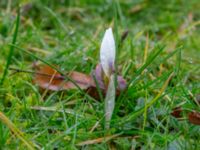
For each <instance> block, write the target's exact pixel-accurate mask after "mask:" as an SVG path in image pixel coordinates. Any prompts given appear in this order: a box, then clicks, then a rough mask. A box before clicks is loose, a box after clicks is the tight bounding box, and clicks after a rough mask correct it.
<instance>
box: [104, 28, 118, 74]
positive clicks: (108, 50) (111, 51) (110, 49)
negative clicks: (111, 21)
mask: <svg viewBox="0 0 200 150" xmlns="http://www.w3.org/2000/svg"><path fill="white" fill-rule="evenodd" d="M100 62H101V65H102V68H103V71H104V73H105V75H106V76H108V77H109V76H110V74H111V72H112V70H113V69H114V63H115V40H114V36H113V32H112V28H108V29H107V30H106V32H105V34H104V37H103V40H102V43H101V48H100Z"/></svg>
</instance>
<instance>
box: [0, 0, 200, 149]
mask: <svg viewBox="0 0 200 150" xmlns="http://www.w3.org/2000/svg"><path fill="white" fill-rule="evenodd" d="M27 4H31V8H30V9H29V10H26V9H25V8H28V5H27ZM18 6H20V7H21V9H20V10H21V14H20V19H21V20H20V22H18V21H17V10H18ZM25 6H26V7H25ZM0 9H1V11H0V80H1V83H2V85H0V111H1V112H2V113H3V114H4V115H5V116H7V119H9V120H10V121H11V122H10V121H8V120H7V119H5V117H3V116H0V119H1V120H0V149H3V150H4V149H16V148H18V149H30V147H35V149H42V148H43V149H47V150H49V149H84V150H89V149H99V150H100V149H101V150H102V149H111V148H112V147H114V148H116V149H120V150H127V149H131V148H132V149H177V150H179V149H188V150H191V149H200V145H199V144H200V126H198V125H193V124H191V123H190V122H188V120H187V113H188V112H191V111H193V110H195V111H200V107H199V105H197V104H196V102H195V101H197V100H198V95H199V94H200V67H199V66H200V65H199V64H200V44H199V41H200V12H199V9H200V2H199V0H191V1H187V0H182V1H179V0H168V1H167V0H164V1H156V0H153V1H148V0H143V1H142V0H135V1H132V0H126V1H125V0H113V1H112V0H104V1H103V0H79V1H65V0H57V1H48V0H44V1H40V0H29V1H20V2H19V1H18V2H17V1H11V3H8V2H7V1H6V0H1V1H0ZM17 25H19V29H18V32H17V30H16V26H17ZM109 26H112V27H113V31H114V34H115V39H116V41H117V45H118V47H117V67H118V69H117V70H118V72H119V74H121V75H123V76H124V78H125V79H126V80H127V82H128V85H129V87H128V89H127V90H126V91H125V92H123V93H122V94H121V95H120V96H119V97H118V98H117V99H116V105H115V110H114V114H113V117H112V121H111V128H110V129H109V131H106V130H105V129H104V102H103V101H96V100H94V99H92V98H90V97H88V96H87V94H85V93H84V92H83V91H81V90H72V91H62V92H49V93H48V94H47V95H45V96H44V97H43V92H42V91H41V90H40V89H39V88H38V87H37V86H36V85H34V84H33V82H32V77H33V76H32V74H26V73H17V74H14V75H11V74H12V71H10V70H8V68H9V67H14V68H19V69H23V70H31V69H32V68H31V66H32V64H33V63H34V62H35V61H39V62H40V63H45V64H49V65H55V64H56V65H57V66H59V67H60V68H59V72H62V73H64V72H67V71H70V70H76V71H80V72H83V73H86V74H90V73H91V72H92V70H93V69H94V68H95V66H96V64H98V63H99V48H100V43H101V40H102V37H103V34H104V31H105V29H106V28H108V27H109ZM126 30H128V31H129V34H128V36H127V38H126V39H125V40H124V41H123V43H120V38H121V35H122V34H123V32H124V31H126ZM147 35H148V36H149V42H148V43H149V44H148V46H147V44H146V41H147ZM146 54H147V55H146ZM171 74H173V75H172V76H171V78H169V77H170V75H171ZM168 79H169V80H168ZM168 81H169V82H168ZM177 106H181V107H182V109H183V117H182V119H181V120H178V119H176V118H174V117H173V116H171V115H170V113H171V112H172V111H173V109H174V108H175V107H177ZM21 132H23V134H22V133H21ZM104 137H105V138H104ZM98 138H104V140H101V142H100V143H95V139H98ZM87 140H91V141H90V142H94V143H93V144H90V145H84V146H83V145H82V144H83V143H82V142H85V141H87Z"/></svg>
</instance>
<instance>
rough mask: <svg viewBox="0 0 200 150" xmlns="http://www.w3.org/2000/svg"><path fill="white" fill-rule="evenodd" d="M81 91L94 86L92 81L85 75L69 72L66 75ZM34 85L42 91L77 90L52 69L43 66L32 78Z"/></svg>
mask: <svg viewBox="0 0 200 150" xmlns="http://www.w3.org/2000/svg"><path fill="white" fill-rule="evenodd" d="M67 76H68V77H69V78H71V79H72V80H73V81H74V82H75V83H76V84H77V85H78V86H79V87H80V88H81V89H87V88H88V87H90V86H94V82H93V79H92V78H91V77H90V76H89V75H86V74H83V73H80V72H77V71H71V72H69V73H68V74H67ZM33 81H34V83H35V84H37V85H38V86H39V87H40V88H42V89H48V90H52V91H59V90H70V89H77V86H76V85H75V84H74V83H72V82H71V81H69V80H67V78H66V77H65V76H63V75H61V74H60V73H58V72H57V71H56V70H54V69H53V68H51V67H49V66H47V65H43V66H40V67H39V69H38V70H37V72H36V73H35V76H34V80H33Z"/></svg>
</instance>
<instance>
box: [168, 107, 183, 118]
mask: <svg viewBox="0 0 200 150" xmlns="http://www.w3.org/2000/svg"><path fill="white" fill-rule="evenodd" d="M181 112H182V109H181V107H176V108H174V109H173V111H172V112H171V115H172V116H174V117H175V118H181V117H182V115H181Z"/></svg>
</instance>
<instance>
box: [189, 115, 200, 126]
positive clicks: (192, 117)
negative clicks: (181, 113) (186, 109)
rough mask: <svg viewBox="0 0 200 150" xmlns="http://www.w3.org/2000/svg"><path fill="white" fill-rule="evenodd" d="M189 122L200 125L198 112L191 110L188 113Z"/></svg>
mask: <svg viewBox="0 0 200 150" xmlns="http://www.w3.org/2000/svg"><path fill="white" fill-rule="evenodd" d="M188 119H189V122H190V123H192V124H195V125H200V112H191V113H189V114H188Z"/></svg>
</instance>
